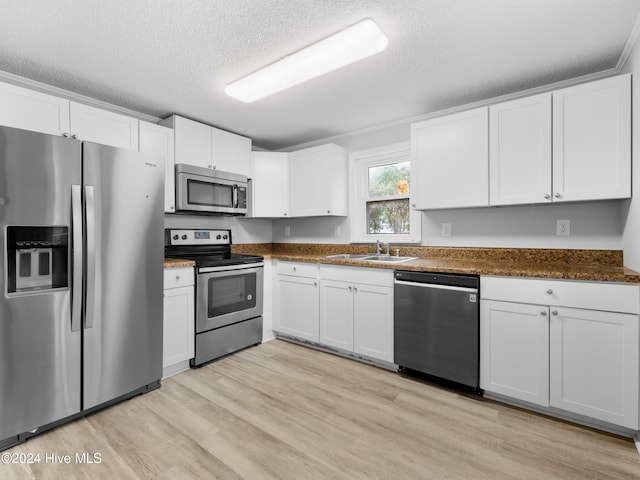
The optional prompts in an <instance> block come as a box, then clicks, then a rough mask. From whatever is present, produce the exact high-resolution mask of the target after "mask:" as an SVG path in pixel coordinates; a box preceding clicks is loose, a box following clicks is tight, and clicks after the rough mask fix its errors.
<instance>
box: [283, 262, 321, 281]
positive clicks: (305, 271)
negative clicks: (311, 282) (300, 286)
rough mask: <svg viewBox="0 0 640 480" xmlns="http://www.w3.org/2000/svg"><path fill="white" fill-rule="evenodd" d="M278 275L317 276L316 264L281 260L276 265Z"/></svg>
mask: <svg viewBox="0 0 640 480" xmlns="http://www.w3.org/2000/svg"><path fill="white" fill-rule="evenodd" d="M276 273H277V274H278V275H295V276H296V277H311V278H317V277H318V265H317V264H315V263H299V262H282V261H278V263H277V265H276Z"/></svg>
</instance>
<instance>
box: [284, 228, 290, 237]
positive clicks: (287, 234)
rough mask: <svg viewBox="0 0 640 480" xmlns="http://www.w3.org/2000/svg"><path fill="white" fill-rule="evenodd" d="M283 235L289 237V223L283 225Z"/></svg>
mask: <svg viewBox="0 0 640 480" xmlns="http://www.w3.org/2000/svg"><path fill="white" fill-rule="evenodd" d="M284 236H285V237H290V236H291V226H290V225H285V226H284Z"/></svg>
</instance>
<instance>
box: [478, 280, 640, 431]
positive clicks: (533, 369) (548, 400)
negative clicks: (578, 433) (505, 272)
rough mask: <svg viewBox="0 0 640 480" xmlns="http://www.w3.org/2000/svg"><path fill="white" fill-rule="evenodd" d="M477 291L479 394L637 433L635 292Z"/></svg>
mask: <svg viewBox="0 0 640 480" xmlns="http://www.w3.org/2000/svg"><path fill="white" fill-rule="evenodd" d="M480 288H481V295H482V297H483V298H482V300H481V314H480V352H481V353H480V386H481V388H483V389H484V390H485V391H486V392H489V393H496V394H499V395H503V396H506V397H510V398H512V399H516V400H523V401H525V402H528V403H531V404H535V405H539V406H542V407H549V412H550V413H554V411H555V410H556V409H557V411H558V412H566V413H567V414H568V415H569V416H570V417H571V414H578V415H580V416H582V417H588V418H589V419H593V420H596V421H600V422H606V423H608V424H613V425H617V426H621V427H625V428H629V429H632V430H638V428H639V426H640V425H639V423H638V410H639V404H638V389H639V387H640V379H639V375H640V371H639V350H640V333H639V332H640V330H639V326H638V322H639V318H638V313H639V310H640V288H639V287H638V286H637V285H619V284H618V285H616V284H611V283H596V282H571V281H559V280H543V279H513V278H500V277H482V278H481V287H480ZM576 419H577V420H580V418H579V417H576ZM596 423H597V422H596Z"/></svg>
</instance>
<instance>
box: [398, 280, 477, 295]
mask: <svg viewBox="0 0 640 480" xmlns="http://www.w3.org/2000/svg"><path fill="white" fill-rule="evenodd" d="M394 283H395V284H396V285H405V286H407V287H420V288H436V289H439V290H455V291H456V292H467V293H478V289H477V288H470V287H454V286H451V285H438V284H437V283H420V282H403V281H402V280H396V281H395V282H394Z"/></svg>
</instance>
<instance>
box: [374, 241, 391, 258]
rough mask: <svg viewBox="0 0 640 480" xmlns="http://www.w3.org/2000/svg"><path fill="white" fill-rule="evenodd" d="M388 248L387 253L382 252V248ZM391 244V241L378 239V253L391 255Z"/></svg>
mask: <svg viewBox="0 0 640 480" xmlns="http://www.w3.org/2000/svg"><path fill="white" fill-rule="evenodd" d="M385 247H386V249H387V253H384V254H383V253H382V249H383V248H385ZM390 248H391V247H390V246H389V242H387V243H382V242H381V241H380V240H376V255H390V253H391V250H390Z"/></svg>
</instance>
